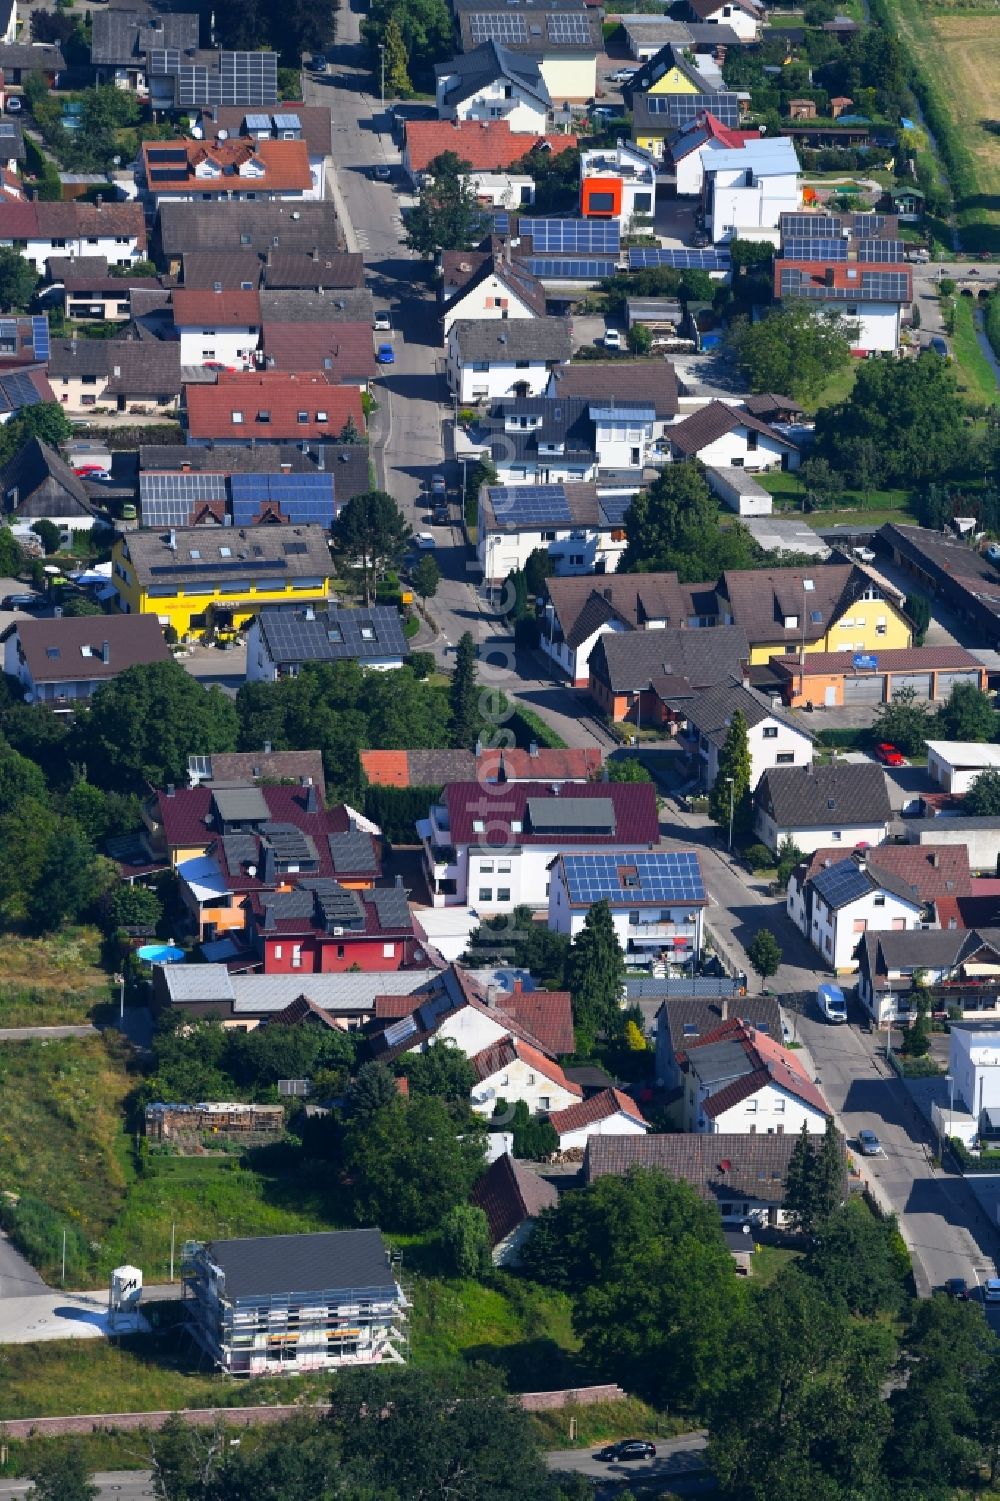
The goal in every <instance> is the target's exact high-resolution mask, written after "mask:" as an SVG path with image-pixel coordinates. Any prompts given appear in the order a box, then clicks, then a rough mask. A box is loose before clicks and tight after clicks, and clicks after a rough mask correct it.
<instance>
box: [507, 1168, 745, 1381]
mask: <svg viewBox="0 0 1000 1501" xmlns="http://www.w3.org/2000/svg"><path fill="white" fill-rule="evenodd" d="M524 1267H525V1270H526V1271H527V1273H528V1275H529V1276H531V1277H533V1278H535V1279H536V1280H538V1281H541V1282H543V1283H548V1284H551V1285H554V1286H556V1287H562V1288H565V1289H566V1290H568V1291H572V1292H573V1293H574V1295H575V1302H574V1310H573V1327H574V1329H575V1330H576V1332H577V1334H578V1335H579V1336H580V1338H581V1339H582V1341H583V1354H584V1358H585V1360H586V1361H587V1362H588V1364H589V1365H590V1366H591V1367H592V1368H593V1369H594V1371H595V1372H598V1371H599V1372H601V1373H602V1374H603V1375H605V1376H607V1377H613V1378H614V1379H616V1380H618V1381H621V1382H622V1383H623V1384H624V1385H625V1386H626V1387H627V1389H628V1390H629V1391H637V1392H641V1393H642V1394H643V1395H646V1396H648V1397H650V1398H652V1399H653V1400H655V1401H657V1402H664V1401H669V1402H671V1403H683V1404H691V1403H698V1404H701V1403H703V1402H704V1401H705V1400H706V1399H707V1398H708V1397H709V1395H710V1394H711V1393H712V1392H714V1391H717V1390H718V1388H719V1383H720V1380H721V1378H722V1376H723V1373H724V1372H725V1370H726V1369H728V1367H729V1362H730V1356H729V1355H727V1353H726V1352H727V1351H730V1352H731V1351H732V1350H733V1349H734V1348H737V1347H739V1345H740V1329H741V1325H742V1315H743V1288H742V1286H741V1285H740V1281H739V1279H738V1278H737V1276H736V1274H735V1270H734V1265H733V1259H732V1257H731V1256H730V1254H729V1252H728V1251H727V1249H726V1246H725V1242H724V1241H723V1239H722V1233H721V1224H720V1220H719V1215H718V1211H717V1209H716V1208H715V1206H714V1205H710V1204H706V1203H704V1202H703V1201H702V1200H700V1199H699V1198H698V1196H697V1195H696V1194H695V1192H694V1190H693V1189H692V1188H691V1187H690V1186H689V1185H688V1184H686V1183H680V1182H676V1181H674V1180H673V1179H671V1178H669V1177H667V1175H666V1174H664V1173H661V1172H659V1171H655V1170H649V1169H634V1170H633V1171H631V1172H630V1173H629V1175H628V1176H627V1177H626V1178H618V1177H611V1176H608V1177H603V1178H599V1179H597V1180H596V1181H595V1182H593V1183H591V1184H589V1185H588V1186H587V1187H586V1188H583V1189H580V1190H578V1191H577V1192H575V1193H568V1194H564V1195H563V1196H562V1197H561V1198H560V1201H559V1203H558V1205H557V1206H556V1207H555V1208H554V1209H548V1210H544V1211H543V1212H542V1214H540V1215H539V1217H538V1220H537V1222H536V1225H535V1230H534V1233H533V1234H532V1236H531V1239H530V1240H529V1241H528V1242H527V1244H526V1245H525V1248H524Z"/></svg>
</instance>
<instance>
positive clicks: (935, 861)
mask: <svg viewBox="0 0 1000 1501" xmlns="http://www.w3.org/2000/svg"><path fill="white" fill-rule="evenodd" d="M931 864H932V865H933V867H934V869H935V870H937V868H938V866H939V865H940V864H941V856H940V855H939V854H938V852H937V850H934V851H933V853H932V854H931Z"/></svg>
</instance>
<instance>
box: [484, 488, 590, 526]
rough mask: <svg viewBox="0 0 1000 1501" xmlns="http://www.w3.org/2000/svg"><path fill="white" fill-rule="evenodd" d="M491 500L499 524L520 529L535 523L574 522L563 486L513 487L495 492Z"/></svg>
mask: <svg viewBox="0 0 1000 1501" xmlns="http://www.w3.org/2000/svg"><path fill="white" fill-rule="evenodd" d="M489 496H490V500H491V501H492V503H493V513H494V515H495V516H496V519H497V521H499V522H501V523H502V522H505V521H510V522H513V523H514V524H515V525H517V526H520V525H523V524H525V523H527V522H531V521H538V522H543V521H555V522H559V521H565V522H569V521H570V520H572V516H571V514H570V509H569V502H568V500H567V499H566V491H565V490H564V489H563V487H562V485H511V486H499V487H498V488H495V489H494V488H491V489H490V491H489Z"/></svg>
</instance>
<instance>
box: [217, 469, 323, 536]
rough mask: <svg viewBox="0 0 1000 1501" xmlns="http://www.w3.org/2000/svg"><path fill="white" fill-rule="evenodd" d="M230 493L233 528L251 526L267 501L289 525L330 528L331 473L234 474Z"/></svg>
mask: <svg viewBox="0 0 1000 1501" xmlns="http://www.w3.org/2000/svg"><path fill="white" fill-rule="evenodd" d="M230 493H231V495H232V498H233V525H234V526H250V525H252V524H253V522H254V520H255V519H256V517H257V516H258V515H259V514H260V508H261V506H262V505H265V504H267V503H268V502H273V503H274V504H275V505H277V506H279V507H280V508H281V511H282V513H283V514H284V515H285V516H287V517H288V519H289V521H291V522H295V523H305V522H313V523H315V524H316V525H318V526H332V525H333V520H334V515H335V505H334V495H333V476H332V475H331V474H234V475H233V477H232V479H231V480H230Z"/></svg>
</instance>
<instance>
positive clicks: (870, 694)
mask: <svg viewBox="0 0 1000 1501" xmlns="http://www.w3.org/2000/svg"><path fill="white" fill-rule="evenodd" d="M884 681H885V680H884V679H883V678H882V676H881V674H880V673H877V672H873V673H871V674H866V675H865V676H864V677H857V678H855V677H845V678H844V703H845V704H880V703H881V702H882V691H883V683H884Z"/></svg>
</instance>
